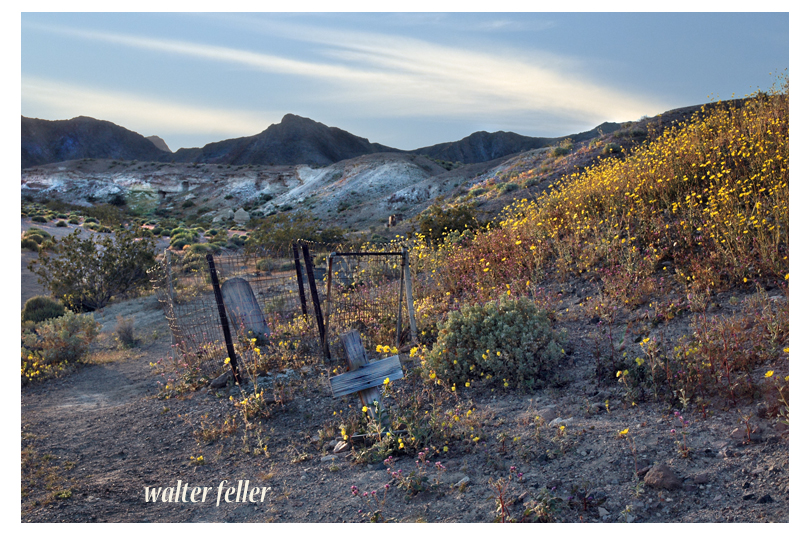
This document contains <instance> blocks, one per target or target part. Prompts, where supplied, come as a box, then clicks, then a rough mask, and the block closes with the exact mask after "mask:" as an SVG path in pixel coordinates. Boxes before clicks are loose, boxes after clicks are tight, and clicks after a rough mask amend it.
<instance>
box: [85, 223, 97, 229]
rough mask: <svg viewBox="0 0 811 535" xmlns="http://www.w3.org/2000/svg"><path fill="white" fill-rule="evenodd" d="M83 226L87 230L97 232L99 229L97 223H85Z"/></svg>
mask: <svg viewBox="0 0 811 535" xmlns="http://www.w3.org/2000/svg"><path fill="white" fill-rule="evenodd" d="M83 226H84V228H86V229H87V230H98V228H99V225H98V223H93V222H90V223H88V222H87V221H85V223H84V225H83Z"/></svg>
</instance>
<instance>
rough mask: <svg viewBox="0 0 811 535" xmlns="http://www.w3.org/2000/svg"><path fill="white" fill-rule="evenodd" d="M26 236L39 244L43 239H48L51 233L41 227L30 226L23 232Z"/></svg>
mask: <svg viewBox="0 0 811 535" xmlns="http://www.w3.org/2000/svg"><path fill="white" fill-rule="evenodd" d="M23 236H25V237H26V238H31V239H33V240H34V241H36V242H37V243H39V244H41V243H42V242H43V241H44V240H50V239H51V235H50V234H48V233H47V232H46V231H44V230H42V229H41V228H30V229H28V230H26V231H25V232H24V233H23Z"/></svg>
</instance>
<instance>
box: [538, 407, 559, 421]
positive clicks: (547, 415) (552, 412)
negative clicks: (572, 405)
mask: <svg viewBox="0 0 811 535" xmlns="http://www.w3.org/2000/svg"><path fill="white" fill-rule="evenodd" d="M557 414H558V409H557V407H556V406H554V405H547V406H545V407H541V408H540V409H539V410H538V415H539V416H540V417H541V418H543V421H544V422H551V421H552V420H554V419H555V417H556V416H557Z"/></svg>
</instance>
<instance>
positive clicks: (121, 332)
mask: <svg viewBox="0 0 811 535" xmlns="http://www.w3.org/2000/svg"><path fill="white" fill-rule="evenodd" d="M115 319H116V322H115V338H116V340H118V344H119V345H120V346H121V347H125V348H126V347H135V346H136V345H138V340H137V339H136V338H135V321H134V320H133V319H132V318H124V317H123V316H122V315H121V314H119V315H118V316H116V318H115Z"/></svg>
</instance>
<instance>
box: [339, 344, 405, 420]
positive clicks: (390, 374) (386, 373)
mask: <svg viewBox="0 0 811 535" xmlns="http://www.w3.org/2000/svg"><path fill="white" fill-rule="evenodd" d="M340 337H341V342H342V343H343V345H344V349H345V350H346V363H347V366H348V368H349V371H348V372H346V373H342V374H341V375H336V376H335V377H330V379H329V384H330V388H331V389H332V397H333V398H339V397H342V396H347V395H349V394H354V393H355V392H357V393H358V396H359V397H360V400H361V402H362V403H363V405H364V406H366V407H368V408H369V411H370V415H371V417H372V418H373V419H376V418H377V414H376V408H379V409H380V411H381V414H382V423H383V425H384V426H385V427H389V424H390V422H389V421H388V413H387V412H386V411H385V409H384V408H383V399H382V398H381V396H380V389H379V388H378V387H379V386H381V385H383V384H385V382H386V379H387V378H388V380H389V381H395V380H397V379H402V378H403V368H402V366H401V365H400V357H399V356H397V355H394V356H391V357H389V358H385V359H382V360H377V361H374V362H369V359H368V357H367V356H366V350H365V349H364V348H363V344H362V343H361V340H360V333H359V332H358V331H356V330H354V329H353V330H351V331H348V332H345V333H343V334H341V335H340ZM375 402H377V405H375Z"/></svg>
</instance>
